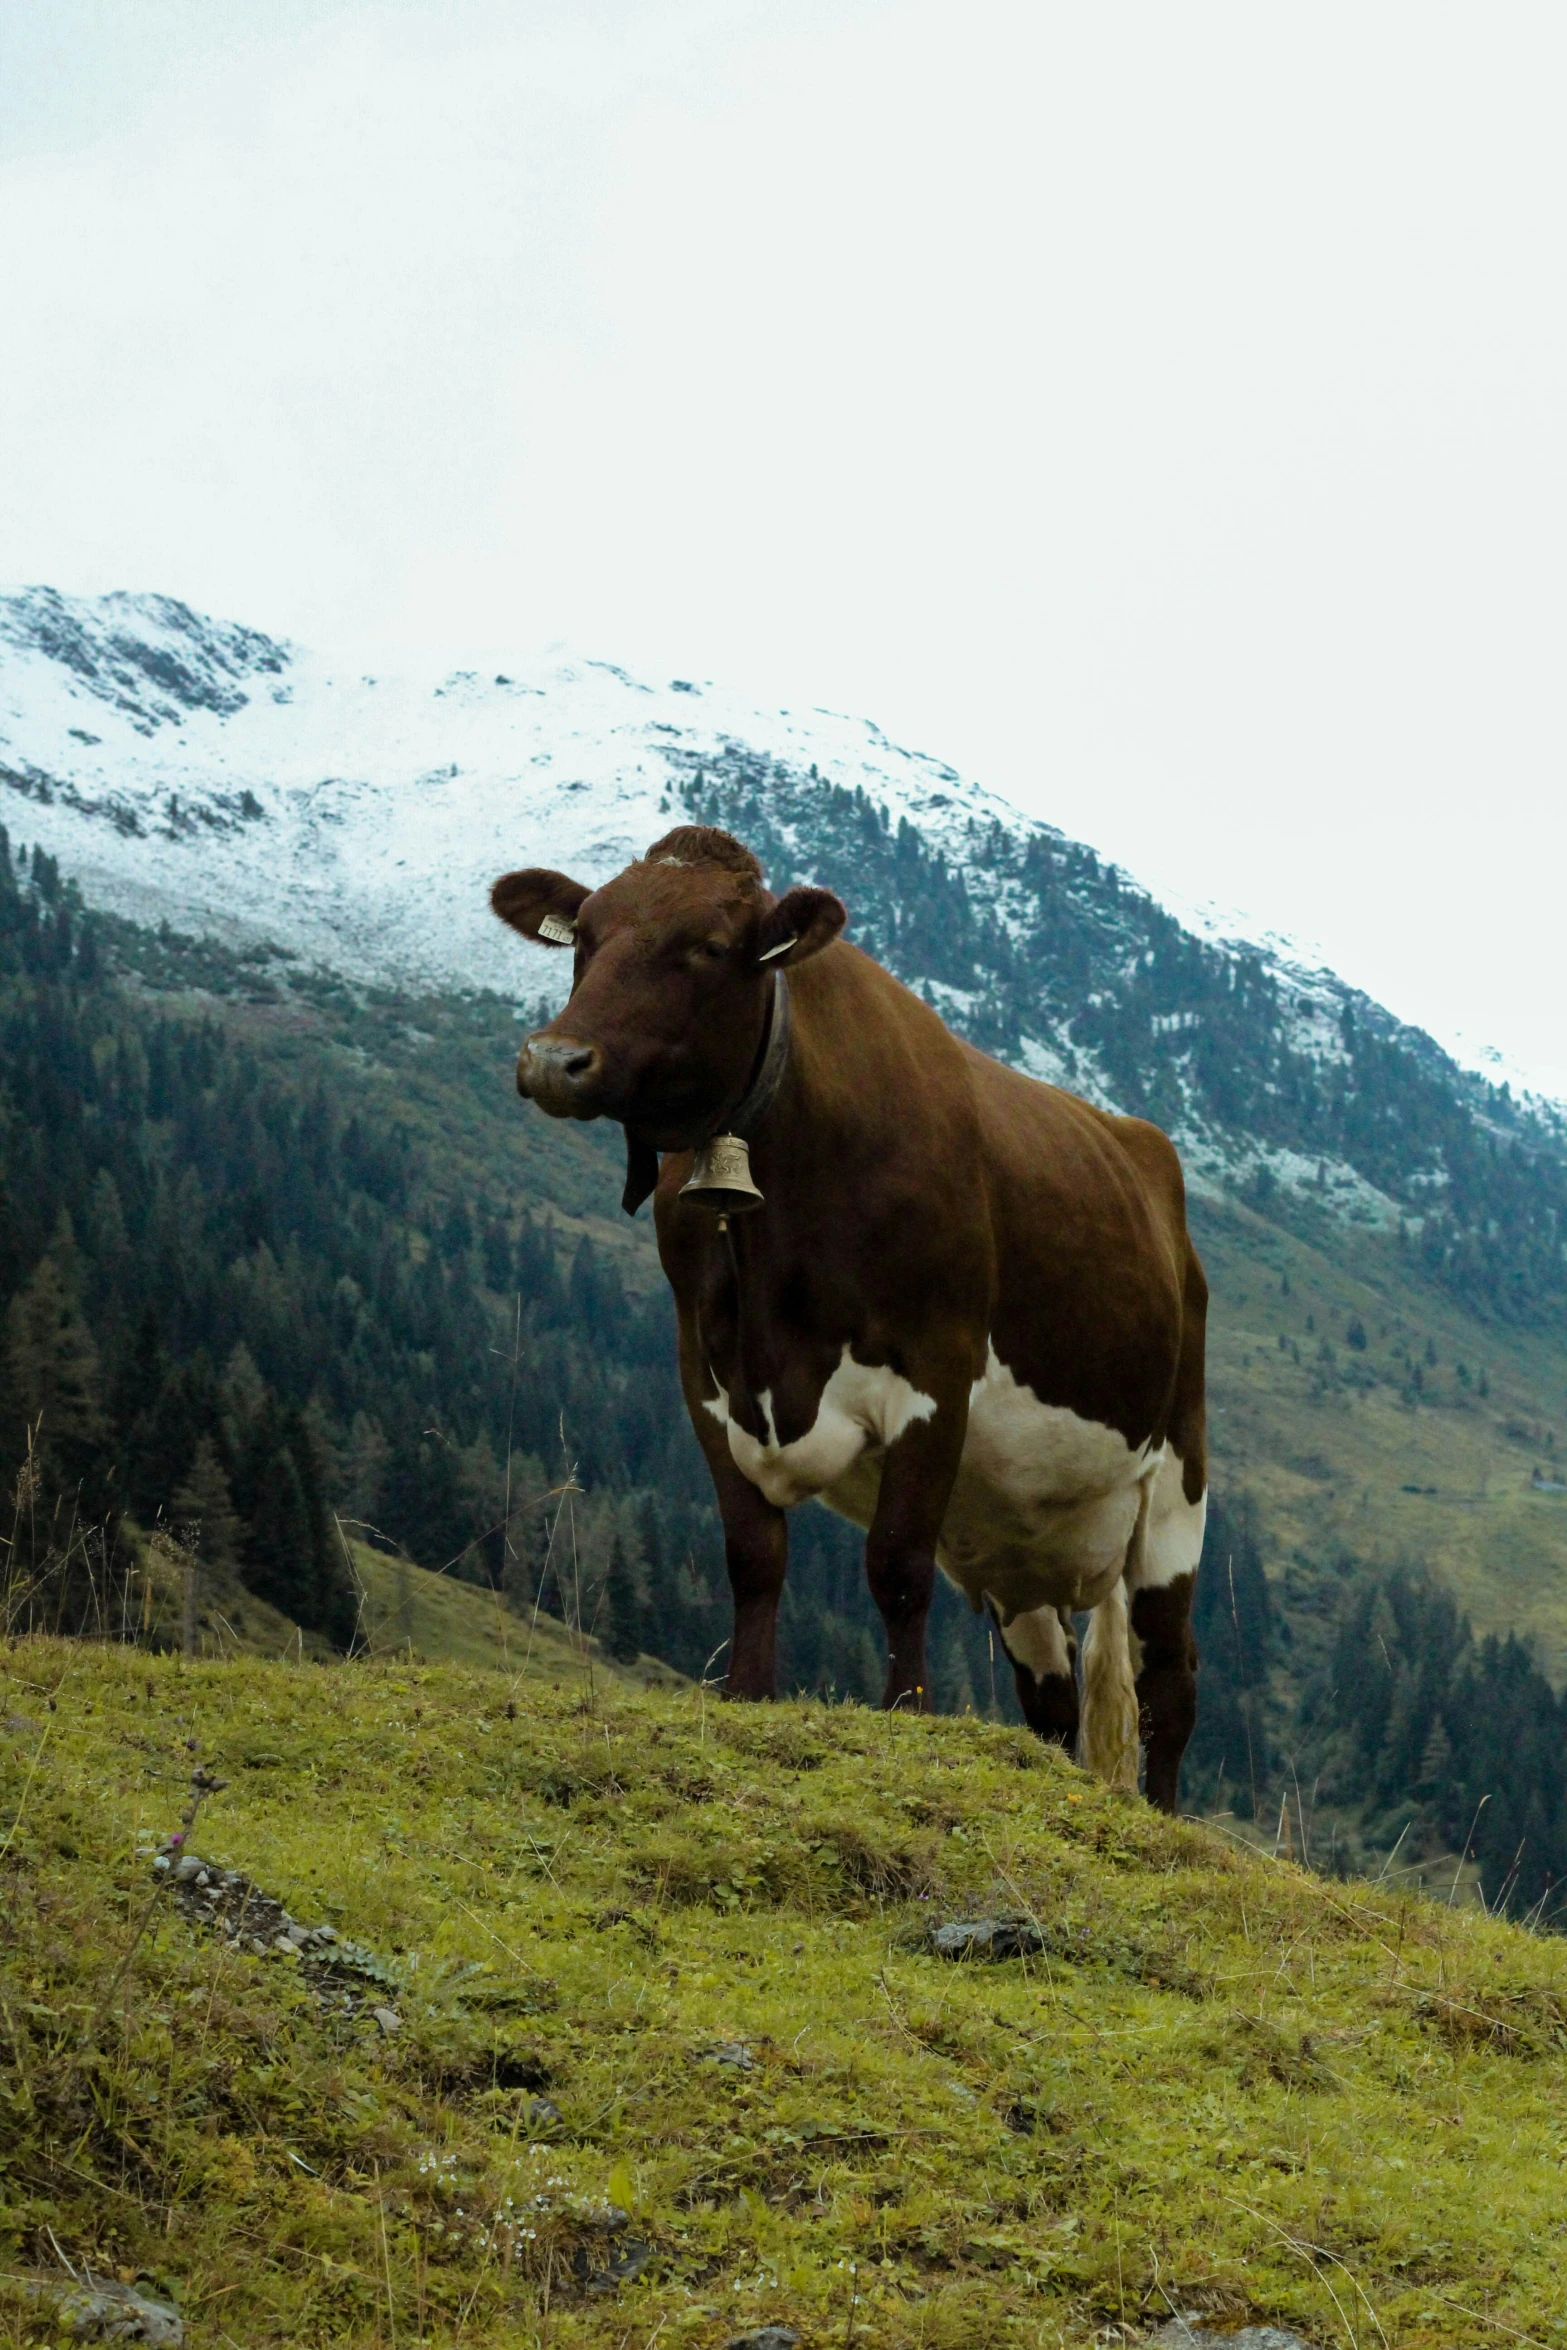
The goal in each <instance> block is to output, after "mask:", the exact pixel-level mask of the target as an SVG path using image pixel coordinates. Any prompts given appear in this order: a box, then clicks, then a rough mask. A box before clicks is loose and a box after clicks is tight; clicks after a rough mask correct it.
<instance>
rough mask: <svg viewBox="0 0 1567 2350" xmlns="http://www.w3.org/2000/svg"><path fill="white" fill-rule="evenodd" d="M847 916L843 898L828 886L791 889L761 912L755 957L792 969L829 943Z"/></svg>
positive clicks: (760, 960)
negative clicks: (764, 911)
mask: <svg viewBox="0 0 1567 2350" xmlns="http://www.w3.org/2000/svg"><path fill="white" fill-rule="evenodd" d="M848 919H849V917H848V915H847V913H846V912H845V911H844V904H843V900H842V899H841V898H835V897H834V896H833V894H832V891H831V890H830V889H791V890H789V891H787V892H786V893H785V895H784V896H783V897H781V898H780V899H779V900H778V903H777V905H776V906H774V907H773V908H772V910H771V912H770V913H766V914H764V915H763V916H762V923H761V928H760V929H759V930H758V932H757V934H756V959H757V961H758V962H759V963H776V964H777V965H778V966H779V967H780V968H781V969H783V970H788V971H792V970H793V968H794V966H795V965H796V964H797V963H806V962H809V960H810V958H811V957H812V955H819V954H820V953H821V951H822V949H823V947H830V946H831V945H832V942H833V940H834V939H835V938H836V937H837V935H838V933H839V931H840V930H841V929H842V928H843V926H844V924H845V923H846V922H847V921H848Z"/></svg>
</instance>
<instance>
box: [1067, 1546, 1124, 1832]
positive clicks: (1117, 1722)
mask: <svg viewBox="0 0 1567 2350" xmlns="http://www.w3.org/2000/svg"><path fill="white" fill-rule="evenodd" d="M1131 1629H1132V1628H1131V1623H1130V1620H1129V1618H1128V1616H1127V1610H1126V1585H1125V1582H1124V1581H1123V1580H1122V1578H1121V1577H1120V1576H1119V1575H1117V1577H1116V1579H1115V1582H1114V1584H1113V1585H1112V1586H1111V1589H1110V1591H1109V1594H1108V1595H1107V1597H1105V1598H1104V1599H1102V1600H1101V1601H1100V1602H1099V1605H1098V1606H1097V1607H1096V1608H1095V1609H1094V1611H1093V1613H1092V1614H1091V1615H1090V1617H1089V1619H1088V1638H1087V1639H1086V1640H1085V1641H1084V1643H1083V1726H1082V1730H1081V1732H1080V1733H1079V1736H1078V1742H1077V1759H1078V1761H1079V1762H1080V1763H1081V1764H1082V1766H1083V1768H1084V1770H1085V1771H1092V1772H1093V1774H1094V1777H1095V1778H1096V1779H1103V1780H1105V1781H1106V1782H1107V1784H1108V1785H1110V1786H1111V1787H1123V1788H1125V1789H1127V1790H1128V1791H1129V1792H1130V1793H1131V1794H1133V1795H1135V1794H1136V1792H1137V1740H1138V1720H1137V1685H1136V1683H1135V1681H1134V1680H1133V1678H1132V1639H1131Z"/></svg>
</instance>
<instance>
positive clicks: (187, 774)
mask: <svg viewBox="0 0 1567 2350" xmlns="http://www.w3.org/2000/svg"><path fill="white" fill-rule="evenodd" d="M736 742H739V743H743V744H745V745H746V746H748V747H749V748H751V749H753V750H756V751H761V752H763V753H765V754H767V755H769V756H770V757H773V758H776V759H777V760H779V761H780V762H782V763H784V764H786V765H787V766H789V767H790V768H792V769H795V770H796V771H798V772H800V773H801V774H804V773H806V772H807V771H808V770H809V769H810V768H811V767H812V765H813V764H814V765H816V766H818V767H819V768H820V769H821V770H822V771H823V772H824V773H828V774H830V775H831V776H832V777H833V779H834V780H835V781H836V782H839V783H842V784H846V785H849V786H851V787H852V786H854V785H863V787H864V788H865V789H866V791H867V792H869V793H870V794H871V795H872V796H873V797H874V798H875V799H877V800H878V801H879V802H880V803H881V804H882V805H884V806H885V807H887V808H888V809H889V811H890V812H891V813H892V814H893V816H894V817H896V816H899V815H907V816H908V817H909V819H910V820H911V822H913V823H914V824H915V825H916V826H917V827H918V828H919V829H920V830H921V832H922V834H923V835H924V837H925V838H926V839H927V840H935V839H938V838H940V837H942V836H943V835H944V834H945V833H947V832H949V831H951V830H953V829H954V828H955V827H957V826H959V825H960V824H962V823H966V821H967V820H968V819H969V818H970V817H972V816H979V817H982V818H984V819H985V820H986V821H989V820H991V819H996V820H999V821H1001V822H1002V823H1004V824H1005V825H1006V827H1007V828H1008V830H1014V829H1017V828H1019V827H1021V826H1022V825H1023V824H1024V822H1025V820H1024V819H1023V818H1021V817H1019V816H1018V815H1017V814H1016V812H1015V811H1014V810H1012V809H1009V808H1007V807H1006V806H1005V805H1004V803H1002V802H1000V801H997V800H993V799H991V797H990V795H989V794H987V793H984V792H982V791H979V790H978V789H977V788H976V787H974V786H973V785H967V784H964V783H962V782H961V781H960V779H959V778H958V777H957V776H956V775H955V774H954V773H953V771H952V770H951V769H950V768H948V767H944V766H942V765H941V764H940V763H939V762H938V761H936V760H933V759H927V758H923V757H920V756H918V755H917V754H914V753H911V752H907V751H903V750H900V749H899V748H898V746H897V745H896V744H894V743H891V742H889V741H888V740H887V739H886V737H885V736H884V735H882V734H881V733H880V731H879V730H878V729H877V728H876V727H875V726H873V725H871V724H869V723H868V722H867V721H865V720H863V719H851V718H844V717H840V716H837V715H836V714H834V713H832V712H830V711H824V710H810V711H801V710H794V711H791V710H771V711H763V710H757V709H754V708H752V707H750V706H748V705H746V704H744V703H742V702H740V701H738V700H736V698H735V697H733V696H732V695H728V694H725V693H724V692H722V691H721V690H720V689H717V688H715V687H714V686H713V685H711V684H709V683H700V684H699V683H697V682H695V681H692V680H678V679H677V680H671V681H668V682H664V683H658V684H650V683H646V682H644V681H642V680H639V679H636V678H633V677H630V676H628V675H627V673H626V672H625V671H624V670H622V669H617V668H615V667H613V666H612V665H611V664H610V663H608V662H602V661H590V660H585V659H581V658H578V657H576V656H573V655H567V654H564V653H560V652H552V653H551V654H549V655H547V656H545V657H542V658H538V659H534V660H530V661H528V662H526V663H525V664H522V665H519V666H517V667H516V668H515V669H513V670H510V671H508V672H505V673H502V674H500V675H496V674H494V673H486V674H483V675H480V674H478V673H476V672H474V671H470V670H459V671H456V672H454V673H452V674H449V675H446V676H440V677H437V676H431V675H427V676H418V675H399V676H391V675H377V676H367V675H363V674H361V673H360V672H359V671H358V670H353V671H351V672H350V671H345V670H344V669H343V668H342V667H341V666H340V665H334V664H332V663H331V662H330V661H328V660H325V659H323V658H321V657H320V656H318V655H316V654H314V653H310V652H307V651H303V650H301V649H300V648H299V647H297V646H294V645H289V644H284V643H278V642H275V641H274V640H273V639H271V638H269V637H266V636H262V635H260V634H258V633H257V632H256V631H254V630H250V629H243V628H236V627H233V626H230V625H228V624H225V623H222V622H215V621H211V620H207V619H205V618H202V617H201V616H199V615H197V614H195V613H192V612H191V611H189V610H188V609H187V607H186V606H184V605H182V604H178V603H174V602H172V601H170V600H169V599H167V598H164V597H158V596H130V595H117V596H104V597H100V598H96V599H91V600H89V599H86V598H67V597H63V596H60V595H57V594H55V593H54V592H53V591H52V590H50V589H42V588H40V589H32V590H29V591H27V592H26V593H24V594H21V595H17V596H12V597H9V598H3V599H0V783H3V784H4V785H6V786H7V787H8V791H7V793H6V794H5V796H4V798H0V810H3V812H4V815H5V817H6V820H7V821H8V822H9V826H10V830H11V832H12V834H13V836H14V837H15V838H17V839H20V840H27V841H34V840H36V841H38V842H39V843H41V844H42V846H43V847H44V848H45V849H46V850H47V851H48V852H49V853H50V854H51V855H53V856H57V857H58V858H59V859H60V860H61V862H62V864H63V865H64V866H65V868H66V870H67V871H68V872H69V873H70V874H72V875H73V876H74V877H75V878H76V880H77V881H78V882H79V883H80V885H81V888H82V890H83V893H84V895H85V896H86V897H87V899H88V901H89V902H90V903H94V904H99V905H103V906H106V907H108V908H110V909H112V910H113V911H115V912H119V913H122V914H126V915H129V916H131V917H133V918H135V919H138V920H143V921H146V920H152V921H156V920H159V919H161V918H167V919H168V920H169V921H170V922H171V923H173V924H174V925H175V927H176V928H184V929H189V930H195V931H198V932H201V933H216V934H217V935H219V936H221V937H223V938H226V939H227V940H229V941H230V942H232V943H234V944H236V945H242V944H247V943H250V942H253V941H256V942H259V941H262V940H265V941H270V942H273V943H275V944H277V945H279V946H282V947H283V948H285V949H287V950H288V951H289V952H291V953H293V954H296V955H300V956H302V957H304V958H306V959H307V960H309V961H313V962H319V963H321V964H324V965H327V966H329V967H331V968H333V969H335V970H338V971H341V972H343V973H344V974H345V975H346V976H348V977H350V978H354V979H358V980H362V981H372V982H373V981H381V982H384V983H396V984H402V985H410V986H420V985H431V986H442V987H445V986H459V987H468V986H478V987H494V988H498V989H501V990H504V991H508V992H522V993H526V992H527V991H528V989H529V987H530V986H538V985H542V984H544V975H545V970H546V966H547V965H551V966H552V967H550V968H549V972H548V978H549V982H550V983H551V984H553V983H555V982H556V981H558V978H559V967H558V964H553V965H552V959H551V958H549V957H548V956H547V955H546V954H545V953H544V952H543V951H542V950H534V951H529V952H527V953H524V952H523V951H521V950H519V947H518V945H517V942H516V941H515V940H514V939H513V938H511V936H510V935H509V934H508V933H505V932H503V931H502V930H501V929H500V927H499V925H498V924H497V923H496V922H495V920H494V917H493V916H492V915H491V913H490V911H489V905H488V893H489V886H490V883H491V882H492V881H493V880H494V878H495V876H496V874H497V873H500V872H502V871H504V870H506V869H507V868H508V867H511V866H515V865H522V864H545V865H554V866H558V867H560V868H562V869H564V870H567V871H570V872H573V873H576V874H579V875H580V876H581V877H582V878H583V879H585V880H589V881H595V880H601V879H603V878H605V877H606V876H607V875H609V874H610V873H613V872H615V871H617V870H618V869H619V868H620V867H621V866H622V865H624V864H626V863H627V862H628V861H629V860H630V859H631V858H633V857H635V856H637V855H639V854H640V853H641V851H642V850H644V849H645V848H646V847H647V846H648V844H649V843H650V842H651V841H653V840H655V839H656V838H657V837H658V835H659V834H660V833H661V832H664V831H666V830H667V829H668V828H669V826H670V825H671V824H673V823H678V822H679V821H680V820H681V816H682V813H683V810H684V799H683V794H684V792H685V790H686V788H687V786H688V784H689V782H690V779H691V777H692V775H693V774H694V773H695V771H696V769H697V768H698V767H699V766H700V764H701V762H702V760H703V759H704V758H706V759H711V758H713V757H716V756H719V755H721V754H722V753H723V751H724V749H725V747H726V746H727V745H731V744H734V743H736ZM7 800H8V801H9V805H6V802H7Z"/></svg>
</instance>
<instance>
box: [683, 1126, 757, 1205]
mask: <svg viewBox="0 0 1567 2350" xmlns="http://www.w3.org/2000/svg"><path fill="white" fill-rule="evenodd" d="M680 1196H681V1198H682V1199H688V1200H691V1201H692V1202H693V1203H694V1204H695V1205H696V1206H697V1207H699V1208H717V1209H718V1210H719V1211H720V1212H721V1213H723V1214H727V1215H730V1216H743V1215H745V1214H746V1213H747V1212H748V1210H750V1209H752V1208H759V1207H760V1206H761V1204H762V1195H761V1193H760V1192H759V1191H758V1190H757V1188H756V1185H755V1184H754V1183H753V1182H752V1181H751V1153H750V1151H749V1149H748V1148H747V1146H746V1144H745V1141H744V1140H743V1138H742V1137H741V1136H740V1135H738V1134H715V1135H714V1136H713V1139H712V1141H711V1142H704V1143H703V1144H702V1146H701V1148H700V1150H699V1151H698V1152H697V1154H696V1161H695V1164H694V1165H693V1167H692V1169H691V1173H690V1175H689V1177H688V1178H687V1180H686V1181H685V1182H684V1183H682V1185H681V1186H680Z"/></svg>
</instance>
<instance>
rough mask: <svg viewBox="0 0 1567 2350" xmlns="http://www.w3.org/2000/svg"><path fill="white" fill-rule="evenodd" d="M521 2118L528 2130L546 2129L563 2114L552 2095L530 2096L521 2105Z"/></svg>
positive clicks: (562, 2117)
mask: <svg viewBox="0 0 1567 2350" xmlns="http://www.w3.org/2000/svg"><path fill="white" fill-rule="evenodd" d="M522 2118H523V2120H524V2121H525V2122H526V2123H527V2125H528V2127H529V2129H530V2130H548V2129H553V2127H554V2125H555V2124H556V2122H558V2121H561V2120H563V2119H564V2116H563V2115H562V2113H561V2110H560V2107H559V2106H558V2105H557V2104H556V2103H555V2100H554V2098H553V2097H530V2098H529V2099H528V2102H527V2104H526V2105H525V2106H524V2107H523V2115H522Z"/></svg>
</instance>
